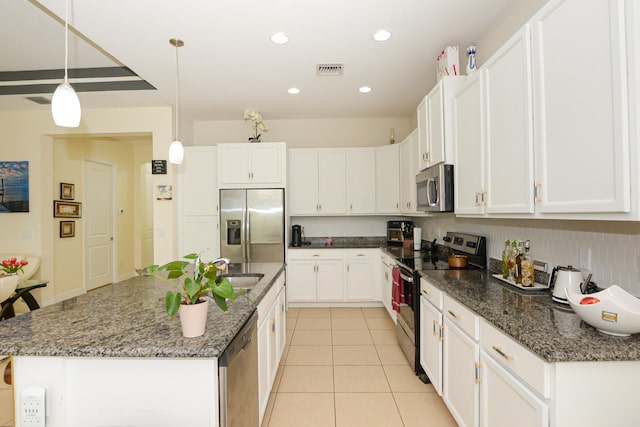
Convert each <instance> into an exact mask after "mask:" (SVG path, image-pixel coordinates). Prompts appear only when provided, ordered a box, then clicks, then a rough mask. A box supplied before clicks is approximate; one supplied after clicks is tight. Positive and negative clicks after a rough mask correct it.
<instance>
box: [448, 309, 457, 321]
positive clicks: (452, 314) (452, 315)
mask: <svg viewBox="0 0 640 427" xmlns="http://www.w3.org/2000/svg"><path fill="white" fill-rule="evenodd" d="M447 311H448V312H449V314H450V315H451V317H453V318H454V319H457V318H458V315H457V314H455V313H454V312H453V311H451V310H447Z"/></svg>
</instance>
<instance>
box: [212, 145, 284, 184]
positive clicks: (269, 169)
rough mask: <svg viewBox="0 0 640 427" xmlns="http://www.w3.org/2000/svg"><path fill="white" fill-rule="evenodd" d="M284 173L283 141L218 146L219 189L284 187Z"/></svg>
mask: <svg viewBox="0 0 640 427" xmlns="http://www.w3.org/2000/svg"><path fill="white" fill-rule="evenodd" d="M286 175H287V174H286V144H285V143H283V142H267V143H254V144H251V143H239V144H219V145H218V182H219V184H220V188H239V187H261V188H284V187H285V186H286V185H285V184H286Z"/></svg>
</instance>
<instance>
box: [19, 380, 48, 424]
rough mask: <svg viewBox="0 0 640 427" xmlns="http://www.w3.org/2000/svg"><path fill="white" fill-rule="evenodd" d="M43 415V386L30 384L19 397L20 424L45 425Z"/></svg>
mask: <svg viewBox="0 0 640 427" xmlns="http://www.w3.org/2000/svg"><path fill="white" fill-rule="evenodd" d="M44 417H45V393H44V387H40V386H32V387H27V388H25V389H24V390H23V391H22V397H21V399H20V425H21V426H25V427H26V426H30V427H45V425H44Z"/></svg>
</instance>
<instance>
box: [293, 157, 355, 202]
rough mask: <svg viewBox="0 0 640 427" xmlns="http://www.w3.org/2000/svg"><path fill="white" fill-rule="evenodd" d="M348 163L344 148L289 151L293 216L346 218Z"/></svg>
mask: <svg viewBox="0 0 640 427" xmlns="http://www.w3.org/2000/svg"><path fill="white" fill-rule="evenodd" d="M346 162H347V155H346V150H345V149H341V148H335V149H332V148H327V149H308V148H294V149H290V150H289V201H290V202H289V204H290V214H291V215H344V214H346V213H347V189H346V185H345V181H346V171H347V163H346Z"/></svg>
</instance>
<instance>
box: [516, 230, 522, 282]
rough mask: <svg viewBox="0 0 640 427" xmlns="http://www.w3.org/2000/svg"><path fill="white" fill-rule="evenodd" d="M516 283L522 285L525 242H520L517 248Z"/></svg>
mask: <svg viewBox="0 0 640 427" xmlns="http://www.w3.org/2000/svg"><path fill="white" fill-rule="evenodd" d="M516 250H517V251H518V252H517V255H516V283H517V284H519V285H520V284H522V255H523V254H524V242H523V241H522V240H518V246H517V247H516Z"/></svg>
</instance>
